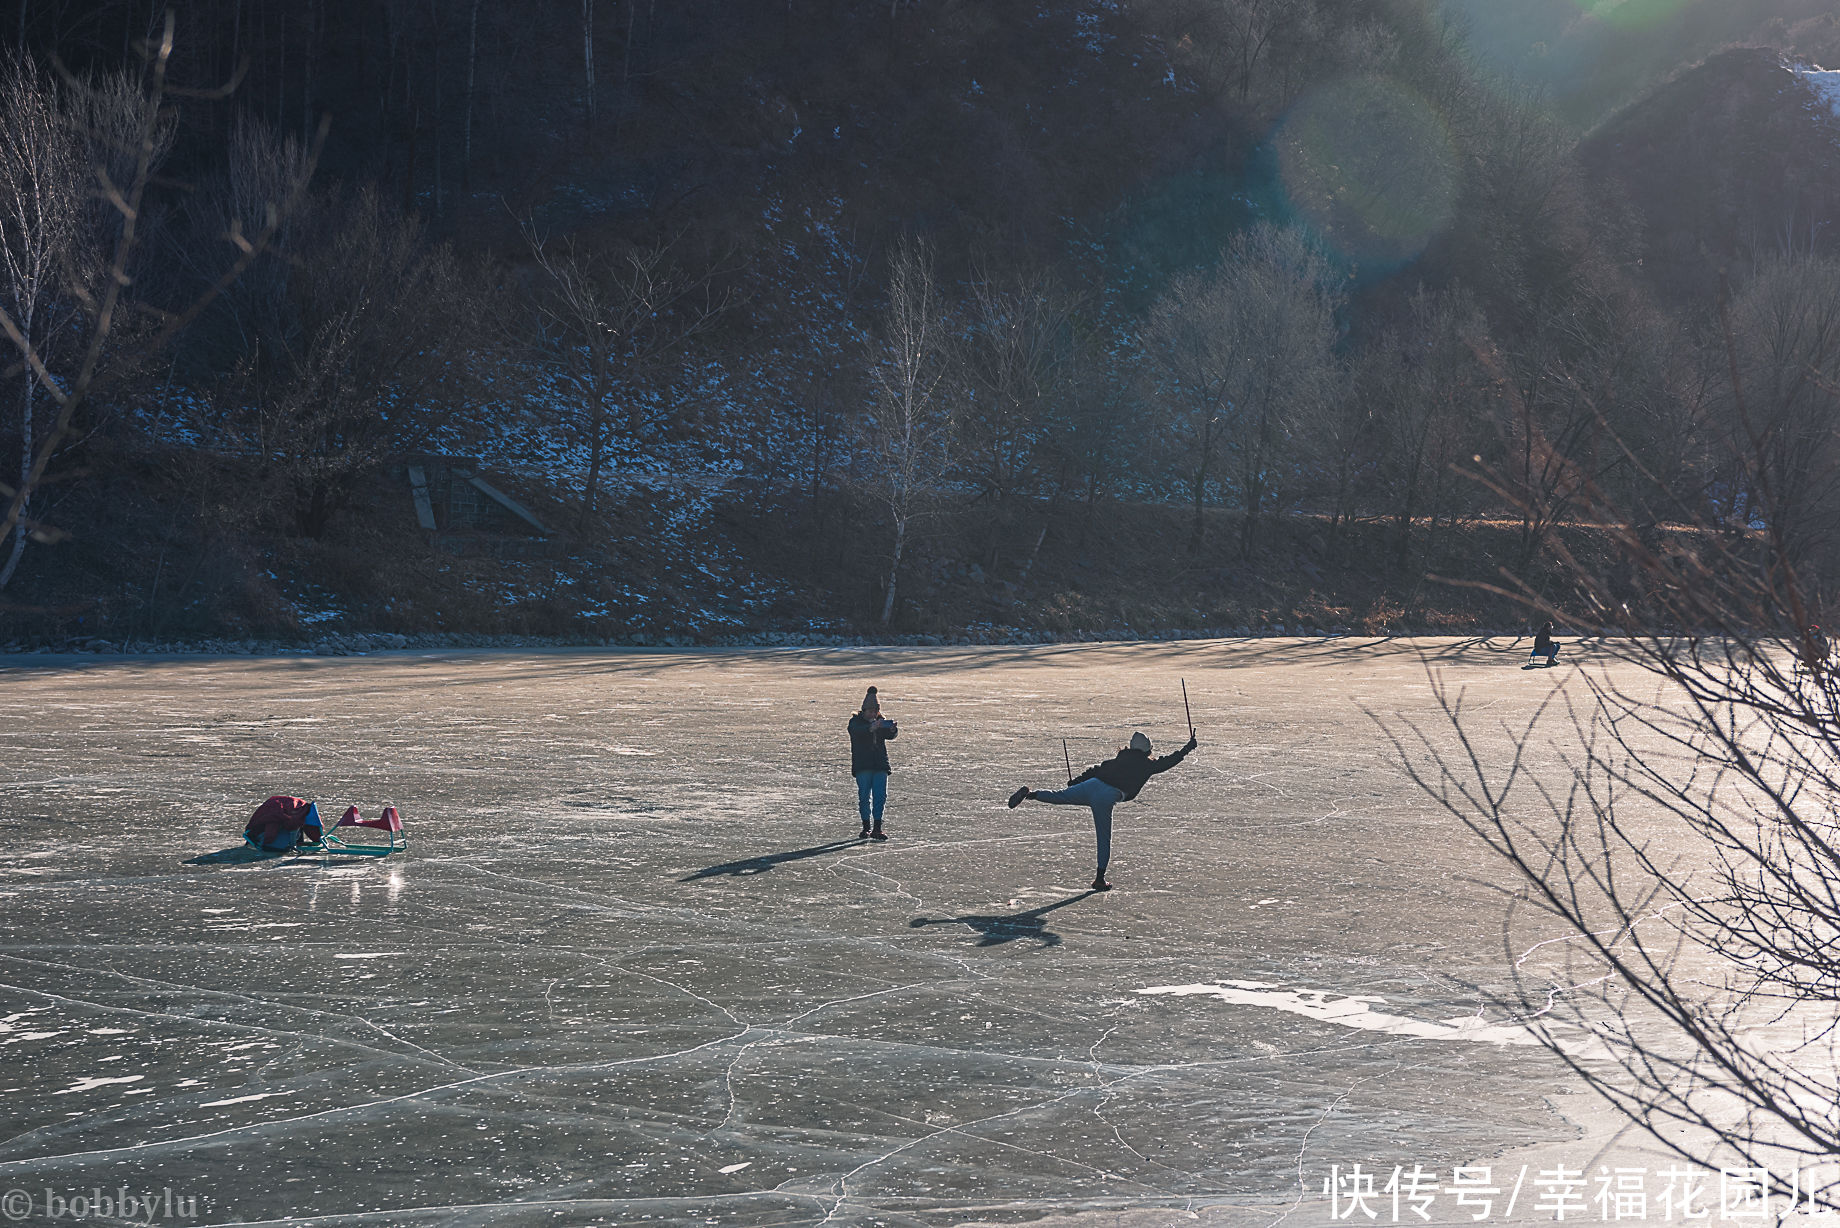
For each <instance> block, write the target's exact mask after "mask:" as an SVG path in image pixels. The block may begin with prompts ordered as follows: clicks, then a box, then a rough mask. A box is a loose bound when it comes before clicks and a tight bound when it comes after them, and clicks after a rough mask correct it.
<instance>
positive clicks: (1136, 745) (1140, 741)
mask: <svg viewBox="0 0 1840 1228" xmlns="http://www.w3.org/2000/svg"><path fill="white" fill-rule="evenodd" d="M1131 749H1132V750H1141V751H1143V752H1144V754H1146V755H1147V754H1149V753H1150V739H1149V738H1146V737H1145V736H1144V735H1143V733H1142V732H1141V731H1140V732H1138V733H1134V734H1132V735H1131Z"/></svg>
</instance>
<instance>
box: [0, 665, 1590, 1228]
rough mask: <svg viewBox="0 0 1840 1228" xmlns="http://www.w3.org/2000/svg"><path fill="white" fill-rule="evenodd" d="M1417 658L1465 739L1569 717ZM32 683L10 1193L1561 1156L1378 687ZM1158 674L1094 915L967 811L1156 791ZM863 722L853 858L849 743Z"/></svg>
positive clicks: (238, 1209) (610, 1193)
mask: <svg viewBox="0 0 1840 1228" xmlns="http://www.w3.org/2000/svg"><path fill="white" fill-rule="evenodd" d="M1419 647H1424V648H1427V649H1429V651H1430V652H1431V653H1432V656H1433V657H1434V658H1435V659H1436V660H1437V662H1438V665H1437V667H1438V668H1440V669H1442V670H1444V671H1446V673H1447V674H1448V675H1450V676H1452V677H1453V678H1455V679H1459V680H1461V681H1463V682H1464V683H1465V685H1467V686H1468V687H1469V696H1468V703H1470V704H1471V705H1472V706H1473V707H1475V708H1476V709H1477V710H1486V711H1491V712H1498V713H1500V714H1501V715H1503V716H1514V715H1517V714H1522V713H1525V712H1526V711H1528V710H1529V709H1530V708H1531V706H1532V705H1535V704H1537V703H1538V702H1539V700H1540V699H1541V698H1543V697H1544V696H1545V695H1547V694H1548V693H1549V692H1550V690H1551V688H1552V687H1553V686H1555V685H1564V684H1565V680H1566V679H1567V678H1569V677H1571V671H1570V670H1569V669H1560V670H1555V671H1551V672H1550V673H1535V674H1526V673H1523V672H1522V671H1521V670H1520V668H1519V667H1520V665H1521V663H1522V662H1521V657H1522V654H1523V653H1524V652H1525V646H1524V645H1521V646H1519V647H1511V646H1509V645H1508V644H1507V643H1505V642H1500V643H1496V644H1492V645H1489V644H1483V645H1474V644H1472V645H1468V646H1458V645H1454V644H1430V645H1421V646H1419ZM24 660H25V659H23V658H13V659H9V660H4V661H0V717H3V718H4V719H0V744H3V746H4V750H3V752H0V1125H3V1126H4V1130H3V1131H0V1189H5V1188H25V1189H32V1190H39V1189H47V1188H49V1189H53V1190H82V1191H88V1190H90V1189H91V1188H92V1187H97V1186H100V1187H105V1188H110V1189H113V1188H115V1187H117V1186H119V1185H127V1186H130V1187H133V1188H136V1189H160V1188H162V1187H171V1188H172V1189H173V1190H174V1191H175V1192H176V1193H178V1194H180V1195H184V1194H195V1195H198V1196H199V1197H200V1198H201V1200H202V1206H201V1210H200V1215H199V1222H205V1223H233V1222H245V1221H257V1220H261V1221H272V1220H279V1219H283V1218H285V1217H288V1216H296V1217H302V1220H301V1222H306V1218H305V1217H312V1218H311V1222H313V1223H319V1224H331V1223H341V1224H358V1223H363V1224H390V1225H395V1224H423V1223H427V1224H436V1223H439V1224H461V1223H464V1224H483V1223H492V1224H538V1223H541V1224H557V1223H565V1224H589V1223H596V1224H598V1223H607V1224H611V1223H621V1224H630V1223H635V1222H640V1221H641V1220H647V1221H649V1222H654V1223H658V1222H681V1223H699V1224H710V1223H720V1224H729V1223H736V1224H739V1223H749V1224H755V1223H817V1222H829V1223H863V1224H876V1223H879V1224H948V1223H959V1222H993V1221H1017V1220H1031V1219H1040V1218H1042V1217H1044V1216H1047V1217H1052V1218H1053V1219H1054V1221H1055V1222H1057V1223H1061V1222H1064V1223H1076V1222H1077V1223H1088V1222H1090V1223H1093V1224H1099V1223H1103V1224H1107V1225H1110V1224H1116V1223H1126V1222H1128V1223H1131V1224H1139V1223H1152V1222H1157V1223H1160V1222H1163V1220H1165V1219H1167V1220H1169V1222H1176V1221H1180V1222H1183V1223H1188V1222H1192V1220H1193V1218H1194V1216H1196V1215H1202V1216H1203V1217H1204V1218H1206V1219H1208V1220H1209V1221H1210V1222H1213V1221H1221V1220H1231V1221H1232V1222H1234V1223H1240V1222H1244V1223H1247V1224H1260V1225H1270V1224H1273V1223H1274V1222H1277V1221H1279V1220H1281V1219H1283V1218H1284V1217H1286V1216H1287V1215H1288V1216H1289V1222H1291V1223H1293V1224H1296V1223H1325V1222H1326V1218H1325V1216H1324V1214H1322V1213H1321V1212H1319V1211H1316V1210H1312V1209H1311V1208H1313V1207H1314V1205H1315V1203H1316V1201H1317V1196H1318V1193H1319V1188H1320V1184H1321V1181H1322V1179H1323V1177H1324V1176H1325V1175H1326V1174H1327V1172H1328V1169H1329V1166H1330V1165H1331V1164H1343V1165H1346V1164H1348V1163H1350V1162H1353V1161H1358V1162H1361V1163H1364V1164H1368V1163H1374V1162H1384V1163H1386V1164H1392V1163H1397V1162H1404V1163H1408V1164H1409V1163H1412V1162H1420V1163H1423V1164H1424V1165H1426V1166H1427V1167H1441V1168H1448V1167H1449V1166H1450V1165H1453V1164H1467V1163H1471V1162H1476V1161H1477V1160H1478V1159H1479V1158H1480V1159H1482V1160H1483V1162H1486V1158H1487V1157H1489V1156H1492V1155H1499V1154H1501V1153H1503V1152H1504V1150H1505V1149H1511V1148H1521V1149H1525V1148H1539V1147H1549V1148H1550V1147H1557V1148H1560V1149H1561V1152H1562V1154H1564V1155H1565V1156H1567V1157H1568V1162H1570V1163H1573V1164H1574V1165H1576V1164H1579V1163H1583V1162H1587V1161H1591V1159H1592V1157H1593V1156H1594V1155H1596V1154H1597V1152H1596V1150H1595V1148H1596V1147H1597V1145H1598V1143H1597V1142H1593V1141H1589V1140H1580V1139H1579V1138H1578V1134H1577V1128H1576V1127H1575V1125H1574V1124H1573V1122H1572V1121H1570V1120H1568V1119H1567V1117H1563V1116H1561V1115H1560V1114H1559V1113H1557V1112H1555V1111H1554V1110H1553V1108H1552V1107H1550V1105H1549V1101H1548V1097H1549V1096H1551V1095H1555V1094H1561V1095H1562V1094H1563V1093H1565V1092H1568V1091H1572V1090H1576V1089H1577V1087H1578V1086H1579V1084H1578V1082H1577V1080H1576V1079H1575V1077H1574V1076H1572V1075H1570V1074H1569V1073H1568V1072H1567V1071H1566V1070H1565V1069H1564V1068H1563V1066H1562V1065H1561V1064H1560V1063H1559V1062H1558V1061H1557V1060H1556V1059H1555V1058H1553V1057H1552V1056H1551V1055H1550V1054H1548V1053H1546V1052H1544V1051H1543V1050H1541V1049H1539V1048H1537V1047H1535V1046H1531V1045H1527V1044H1524V1043H1514V1042H1513V1041H1512V1037H1514V1036H1519V1037H1520V1038H1521V1039H1522V1040H1524V1039H1526V1033H1525V1031H1524V1029H1523V1028H1520V1026H1519V1025H1517V1024H1514V1023H1513V1022H1512V1021H1510V1020H1507V1019H1505V1018H1504V1017H1502V1015H1501V1013H1500V1012H1499V1011H1498V1010H1496V1009H1495V1008H1494V1007H1492V1006H1489V1005H1488V1004H1487V1002H1486V1000H1485V995H1486V993H1487V991H1489V990H1491V989H1499V988H1500V987H1501V986H1502V985H1503V984H1504V983H1505V979H1506V969H1507V967H1508V965H1509V964H1510V963H1511V962H1512V960H1513V958H1514V956H1513V955H1512V953H1506V952H1504V951H1503V950H1502V941H1501V928H1500V926H1501V919H1502V907H1503V906H1502V903H1501V900H1500V898H1499V897H1498V896H1497V895H1496V894H1495V893H1494V892H1493V891H1492V890H1491V889H1490V887H1489V886H1488V884H1489V883H1490V882H1497V883H1499V882H1503V881H1505V877H1506V876H1505V873H1504V872H1503V871H1502V869H1501V868H1500V867H1499V866H1497V865H1495V864H1493V863H1492V862H1491V861H1490V860H1489V857H1488V855H1487V854H1486V853H1485V852H1483V851H1482V850H1480V849H1479V848H1478V847H1476V845H1475V844H1474V843H1473V842H1472V841H1471V840H1470V839H1469V838H1468V837H1466V836H1465V835H1463V834H1462V833H1461V832H1460V831H1459V830H1457V829H1456V828H1455V825H1454V824H1453V822H1452V821H1451V820H1450V819H1449V818H1448V817H1446V816H1444V815H1443V814H1442V813H1441V812H1439V811H1438V810H1436V809H1435V808H1434V807H1433V806H1432V805H1431V804H1429V803H1428V802H1427V801H1426V799H1425V798H1424V797H1423V796H1421V795H1420V794H1419V793H1418V792H1417V791H1416V790H1415V789H1414V788H1413V786H1412V785H1411V784H1410V783H1409V782H1407V781H1406V779H1405V778H1404V776H1403V774H1402V773H1401V771H1400V770H1399V768H1398V766H1397V765H1396V764H1395V763H1394V761H1393V752H1392V750H1391V748H1390V747H1389V746H1388V744H1387V743H1386V742H1385V741H1384V739H1383V738H1381V737H1380V736H1379V734H1378V732H1377V730H1376V728H1375V726H1374V724H1373V721H1372V719H1371V718H1370V717H1369V715H1368V714H1367V712H1368V710H1372V711H1376V712H1380V713H1404V714H1408V715H1412V716H1415V717H1417V718H1419V719H1420V720H1421V721H1422V722H1423V723H1425V724H1426V725H1427V727H1428V728H1435V727H1436V724H1437V720H1436V717H1435V715H1434V713H1433V706H1432V703H1431V691H1430V687H1429V684H1428V679H1427V676H1426V672H1425V665H1424V662H1423V661H1422V660H1421V657H1420V656H1419V655H1418V652H1417V651H1416V650H1415V649H1414V648H1413V647H1412V646H1401V645H1397V644H1395V645H1370V644H1356V643H1353V642H1350V641H1335V642H1311V643H1305V642H1276V641H1267V642H1257V643H1252V644H1242V645H1217V644H1181V645H1162V646H1150V647H1126V646H1108V647H1077V648H1076V647H1050V648H1037V649H988V650H962V651H961V650H908V651H893V650H891V651H835V652H819V651H799V652H738V651H737V652H725V653H694V652H680V653H639V652H618V653H612V652H610V653H599V654H588V653H569V652H551V653H526V654H516V655H513V654H494V653H478V654H465V653H397V654H389V655H380V656H371V657H364V658H334V659H318V658H315V659H290V660H281V661H275V660H256V659H249V658H230V659H222V660H197V659H191V660H183V661H162V660H151V659H133V658H128V659H114V660H109V661H106V662H102V661H96V660H94V659H84V660H81V661H78V660H75V659H56V658H53V659H46V658H42V657H41V658H33V659H31V661H32V663H31V664H30V665H27V664H23V663H22V662H23V661H24ZM1178 677H1185V678H1186V679H1187V682H1188V689H1189V693H1190V695H1191V696H1192V698H1193V701H1194V712H1195V719H1196V721H1197V723H1198V724H1199V725H1200V738H1201V749H1200V750H1199V751H1198V752H1197V753H1196V754H1195V755H1194V756H1192V757H1191V759H1190V761H1189V762H1187V763H1185V764H1183V765H1182V766H1181V767H1179V768H1177V769H1176V770H1175V771H1174V772H1172V773H1170V774H1168V775H1164V776H1160V777H1157V778H1156V779H1155V780H1153V781H1152V782H1151V783H1150V785H1149V786H1148V787H1147V788H1146V789H1145V790H1144V793H1143V795H1142V797H1141V798H1140V799H1139V800H1138V801H1137V802H1135V803H1132V804H1129V805H1126V806H1122V807H1120V809H1119V811H1118V820H1117V835H1116V852H1115V860H1114V862H1113V866H1112V870H1111V878H1112V881H1113V882H1114V883H1116V884H1117V890H1115V891H1113V892H1112V893H1110V894H1106V895H1100V894H1093V893H1090V892H1088V891H1086V890H1084V888H1083V884H1085V883H1086V882H1087V881H1088V880H1089V879H1090V878H1091V876H1092V863H1091V857H1092V835H1091V830H1090V826H1089V825H1088V824H1087V823H1086V821H1085V816H1084V812H1083V811H1077V810H1073V809H1068V808H1053V807H1047V806H1034V805H1025V806H1024V807H1023V808H1021V809H1018V810H1015V811H1010V810H1008V809H1006V808H1005V807H1004V804H1003V799H1004V797H1005V796H1006V795H1007V794H1008V793H1009V792H1010V790H1011V789H1013V788H1014V787H1015V786H1016V785H1018V784H1023V783H1028V784H1032V785H1036V786H1039V787H1048V786H1052V785H1057V784H1059V783H1060V780H1061V777H1062V768H1061V747H1060V740H1061V738H1062V737H1066V738H1067V739H1068V740H1069V742H1070V744H1071V746H1072V749H1073V756H1074V759H1075V765H1074V766H1075V769H1076V770H1077V769H1078V768H1079V767H1081V766H1083V765H1084V764H1085V763H1089V762H1093V761H1095V760H1097V759H1099V758H1101V757H1103V756H1105V755H1107V754H1109V753H1110V752H1111V751H1112V750H1113V749H1114V748H1116V747H1117V746H1118V745H1120V744H1122V742H1123V741H1124V739H1125V738H1126V737H1128V736H1129V734H1130V732H1131V731H1132V730H1133V729H1138V728H1141V729H1143V730H1144V731H1146V732H1147V733H1148V734H1149V735H1150V736H1151V737H1152V738H1153V739H1155V740H1156V741H1157V743H1158V746H1159V749H1169V748H1171V747H1173V746H1174V745H1175V744H1177V743H1178V742H1179V741H1181V740H1182V738H1183V737H1185V736H1186V733H1187V730H1186V728H1185V727H1184V726H1183V718H1182V707H1181V698H1180V692H1179V690H1178V688H1177V679H1178ZM871 682H873V683H875V684H877V685H878V686H880V688H881V694H882V697H883V703H884V707H885V710H886V711H887V712H888V714H889V715H891V716H894V717H896V718H897V719H899V720H900V722H901V730H902V733H901V738H900V740H899V741H898V742H896V743H894V744H893V745H892V747H891V753H892V756H893V759H894V766H895V773H894V777H893V780H892V782H891V785H890V789H889V811H888V825H889V830H890V832H891V834H892V837H893V838H892V839H891V840H890V841H889V842H888V843H887V844H885V845H872V844H867V843H862V842H858V841H857V840H856V839H855V838H854V837H855V832H856V829H857V819H856V814H855V794H854V789H853V787H852V785H851V781H850V778H849V775H848V747H847V742H846V739H845V736H844V731H843V724H844V721H845V719H846V717H847V715H848V713H849V712H850V710H851V708H852V707H853V706H854V705H855V703H856V702H857V701H858V700H859V699H860V697H861V695H862V691H863V687H864V685H865V684H867V683H871ZM1534 758H1535V760H1536V761H1537V762H1545V763H1546V768H1547V770H1551V769H1554V768H1556V766H1557V765H1556V758H1553V759H1550V760H1541V757H1540V756H1538V755H1536V756H1535V757H1534ZM272 793H294V794H299V795H303V796H306V797H309V798H312V799H314V800H316V801H317V802H318V803H319V805H320V809H321V811H322V813H327V814H336V813H338V812H339V811H340V810H341V809H343V807H344V806H345V805H346V804H347V803H356V804H357V805H359V806H360V807H361V808H362V809H363V811H364V812H365V813H366V814H374V813H376V812H377V810H378V809H379V808H380V807H381V806H383V805H384V804H386V803H394V804H395V805H397V806H399V807H400V808H401V810H402V813H403V816H404V821H405V825H406V828H407V831H408V835H409V839H410V847H409V851H408V852H407V853H406V854H403V855H398V856H392V857H389V858H386V859H374V858H357V857H339V856H332V855H327V856H313V857H303V858H293V857H282V858H267V859H262V858H253V857H251V856H250V855H248V854H246V853H244V852H242V851H241V850H239V849H238V848H237V844H238V840H237V833H238V831H239V829H240V826H241V823H242V820H243V819H244V818H246V817H247V815H248V813H249V812H250V811H251V810H253V809H254V807H255V806H256V804H257V803H258V802H260V801H261V800H262V799H263V798H264V797H266V796H268V795H269V794H272ZM1356 1017H1360V1018H1361V1023H1360V1026H1358V1027H1356V1026H1350V1025H1351V1023H1352V1022H1354V1021H1355V1019H1356ZM1471 1020H1474V1021H1476V1022H1474V1023H1472V1022H1470V1021H1471ZM1458 1021H1462V1023H1461V1024H1459V1022H1458ZM1375 1024H1379V1025H1380V1026H1377V1027H1370V1026H1369V1025H1375ZM1364 1029H1365V1030H1364ZM1503 1041H1508V1042H1509V1043H1501V1042H1503ZM1479 1042H1493V1043H1479ZM1577 1099H1578V1100H1582V1099H1583V1097H1578V1098H1577ZM1571 1116H1572V1117H1574V1118H1575V1117H1576V1116H1577V1115H1576V1114H1572V1115H1571ZM1600 1141H1601V1140H1600ZM1567 1148H1572V1149H1573V1150H1569V1151H1568V1150H1565V1149H1567ZM1122 1216H1130V1217H1131V1218H1129V1219H1121V1218H1120V1217H1122ZM1146 1217H1147V1218H1146Z"/></svg>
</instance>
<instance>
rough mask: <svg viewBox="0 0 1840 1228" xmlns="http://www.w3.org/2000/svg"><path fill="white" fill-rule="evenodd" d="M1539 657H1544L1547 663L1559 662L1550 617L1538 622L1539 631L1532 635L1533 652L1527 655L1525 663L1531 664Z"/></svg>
mask: <svg viewBox="0 0 1840 1228" xmlns="http://www.w3.org/2000/svg"><path fill="white" fill-rule="evenodd" d="M1541 657H1545V658H1546V664H1548V665H1557V664H1558V663H1559V643H1558V641H1557V640H1555V639H1553V625H1552V619H1550V618H1549V619H1547V620H1546V621H1545V622H1543V623H1541V624H1540V629H1539V631H1538V632H1537V633H1536V634H1535V635H1534V637H1533V652H1532V653H1530V654H1529V655H1528V657H1527V664H1529V665H1532V664H1533V663H1534V662H1535V661H1538V660H1539V659H1540V658H1541Z"/></svg>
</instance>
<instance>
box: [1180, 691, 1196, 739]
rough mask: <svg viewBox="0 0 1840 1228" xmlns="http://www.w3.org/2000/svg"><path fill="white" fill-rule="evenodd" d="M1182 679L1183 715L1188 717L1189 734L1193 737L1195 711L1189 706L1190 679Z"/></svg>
mask: <svg viewBox="0 0 1840 1228" xmlns="http://www.w3.org/2000/svg"><path fill="white" fill-rule="evenodd" d="M1180 681H1181V683H1182V715H1184V716H1186V717H1187V718H1188V736H1189V737H1191V738H1192V737H1194V736H1195V713H1194V710H1193V709H1191V708H1190V707H1189V706H1188V679H1186V678H1183V679H1181V680H1180Z"/></svg>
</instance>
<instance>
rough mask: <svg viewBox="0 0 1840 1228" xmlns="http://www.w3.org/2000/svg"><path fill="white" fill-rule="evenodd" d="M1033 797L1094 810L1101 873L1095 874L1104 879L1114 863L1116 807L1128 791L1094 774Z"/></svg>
mask: <svg viewBox="0 0 1840 1228" xmlns="http://www.w3.org/2000/svg"><path fill="white" fill-rule="evenodd" d="M1029 796H1030V797H1032V798H1034V799H1035V800H1036V801H1038V802H1046V803H1048V805H1050V806H1085V807H1087V808H1088V809H1090V810H1091V811H1092V820H1093V838H1094V839H1095V840H1097V841H1098V844H1099V872H1098V873H1097V874H1096V875H1094V877H1095V878H1104V877H1105V867H1106V866H1108V865H1110V864H1111V863H1112V807H1113V806H1116V805H1117V804H1118V803H1119V802H1122V801H1123V800H1124V794H1122V793H1120V792H1119V791H1118V790H1117V789H1114V788H1113V787H1112V786H1111V785H1108V784H1106V783H1105V782H1104V781H1103V780H1100V779H1098V778H1097V777H1094V778H1092V779H1089V780H1082V781H1081V782H1080V783H1079V784H1077V785H1068V786H1067V787H1066V788H1065V789H1056V790H1055V791H1053V792H1052V793H1031V794H1029Z"/></svg>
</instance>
